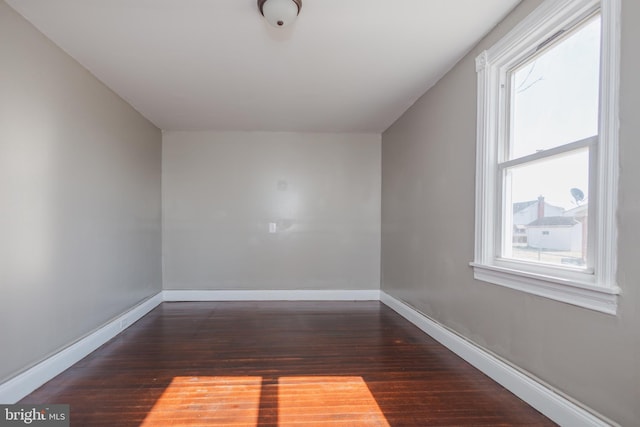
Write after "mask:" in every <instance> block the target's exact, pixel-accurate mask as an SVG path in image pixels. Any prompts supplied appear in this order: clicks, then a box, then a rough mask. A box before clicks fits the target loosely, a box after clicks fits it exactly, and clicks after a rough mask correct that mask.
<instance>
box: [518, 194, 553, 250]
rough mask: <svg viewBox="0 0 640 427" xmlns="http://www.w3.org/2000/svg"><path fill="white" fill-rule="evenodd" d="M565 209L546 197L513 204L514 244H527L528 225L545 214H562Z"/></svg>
mask: <svg viewBox="0 0 640 427" xmlns="http://www.w3.org/2000/svg"><path fill="white" fill-rule="evenodd" d="M563 214H564V209H563V208H561V207H559V206H553V205H550V204H549V203H547V202H545V201H544V197H542V196H540V197H538V200H529V201H527V202H517V203H514V204H513V244H514V245H517V246H527V225H528V224H530V223H532V222H533V221H535V220H537V219H538V218H543V217H545V216H561V215H563Z"/></svg>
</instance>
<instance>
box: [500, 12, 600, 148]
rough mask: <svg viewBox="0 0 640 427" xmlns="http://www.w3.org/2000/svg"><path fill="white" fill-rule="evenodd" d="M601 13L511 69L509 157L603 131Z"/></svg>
mask: <svg viewBox="0 0 640 427" xmlns="http://www.w3.org/2000/svg"><path fill="white" fill-rule="evenodd" d="M599 79H600V16H599V15H598V16H596V17H594V18H592V19H591V20H590V21H588V22H587V23H586V24H585V25H583V26H582V27H580V28H579V29H578V30H577V31H575V32H573V33H572V34H571V35H569V36H568V37H566V38H564V39H561V41H559V42H557V43H556V44H555V45H553V47H551V48H548V49H547V50H545V51H544V52H543V53H542V54H540V55H538V56H535V57H534V58H532V59H531V60H530V61H528V62H527V63H526V64H524V65H522V66H520V67H519V68H517V69H516V70H515V71H514V72H513V74H512V83H511V84H512V87H511V94H512V95H511V96H512V104H511V105H512V109H513V110H512V119H511V120H512V121H511V148H510V150H509V151H510V154H509V158H510V159H515V158H519V157H522V156H526V155H529V154H533V153H535V152H538V151H541V150H546V149H549V148H553V147H557V146H560V145H564V144H567V143H569V142H574V141H579V140H581V139H584V138H588V137H590V136H593V135H596V134H597V133H598V99H599V83H598V82H599Z"/></svg>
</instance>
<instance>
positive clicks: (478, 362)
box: [0, 290, 615, 427]
mask: <svg viewBox="0 0 640 427" xmlns="http://www.w3.org/2000/svg"><path fill="white" fill-rule="evenodd" d="M163 301H166V302H178V301H380V302H382V303H383V304H385V305H386V306H388V307H389V308H391V309H392V310H394V311H395V312H397V313H398V314H400V315H401V316H402V317H404V318H405V319H406V320H408V321H409V322H411V323H413V324H414V325H416V326H417V327H418V328H420V329H421V330H422V331H423V332H425V333H426V334H427V335H429V336H431V337H432V338H434V339H435V340H436V341H438V342H440V343H441V344H442V345H444V346H445V347H447V348H448V349H449V350H451V351H453V352H454V353H456V354H457V355H458V356H460V357H462V358H463V359H464V360H466V361H467V362H469V363H470V364H471V365H473V366H474V367H476V368H477V369H479V370H480V371H482V372H483V373H484V374H486V375H487V376H489V377H490V378H492V379H493V380H494V381H496V382H497V383H499V384H501V385H502V386H503V387H505V388H506V389H508V390H509V391H511V392H512V393H513V394H515V395H516V396H518V397H519V398H521V399H522V400H524V401H525V402H527V403H528V404H529V405H531V406H532V407H534V408H535V409H537V410H538V411H540V412H541V413H543V414H544V415H546V416H547V417H549V418H550V419H551V420H553V421H554V422H556V423H558V424H560V425H563V426H565V425H566V426H572V425H580V426H585V427H586V426H594V427H595V426H597V427H606V426H611V425H615V423H614V422H612V421H610V420H606V418H605V417H602V416H596V415H594V413H592V412H589V411H588V410H586V409H584V408H583V407H581V406H579V405H576V404H575V403H573V402H572V401H570V400H569V399H567V398H566V397H564V396H562V395H560V394H558V393H557V392H555V391H554V390H552V389H551V388H549V387H547V386H545V385H544V384H542V383H541V382H539V381H536V380H535V379H534V378H532V377H530V376H528V375H525V374H524V373H522V372H521V371H519V370H517V369H516V368H514V367H513V366H511V365H509V364H507V363H505V362H504V361H502V360H500V359H499V358H497V357H496V356H494V355H492V354H491V353H489V352H487V351H486V350H484V349H483V348H481V347H479V346H477V345H476V344H473V343H472V342H470V341H468V340H466V339H465V338H463V337H462V336H460V335H458V334H456V333H454V332H452V331H451V330H449V329H447V328H445V327H444V326H442V325H441V324H439V323H437V322H436V321H434V320H432V319H430V318H429V317H427V316H425V315H424V314H422V313H420V312H418V311H417V310H415V309H414V308H412V307H410V306H409V305H407V304H405V303H404V302H402V301H400V300H398V299H396V298H394V297H392V296H390V295H389V294H387V293H385V292H384V291H379V290H291V291H288V290H236V291H233V290H208V291H207V290H205V291H196V290H191V291H188V290H187V291H183V290H165V291H162V292H159V293H158V294H156V295H154V296H152V297H150V298H148V299H146V300H145V301H143V302H141V303H140V304H138V305H136V306H135V307H133V308H131V309H130V310H128V311H126V312H125V313H123V314H121V315H120V316H118V317H117V318H115V319H113V320H112V321H110V322H109V323H107V324H105V325H104V326H102V327H101V328H99V329H98V330H96V331H95V332H93V333H91V334H89V335H87V336H86V337H84V338H82V339H80V340H79V341H77V342H75V343H74V344H72V345H70V346H69V347H67V348H65V349H64V350H62V351H60V352H58V353H56V354H54V355H53V356H51V357H49V358H47V359H46V360H44V361H42V362H40V363H39V364H37V365H35V366H33V367H32V368H30V369H28V370H26V371H25V372H23V373H21V374H19V375H17V376H15V377H13V378H12V379H10V380H8V381H6V382H4V383H2V384H0V404H12V403H16V402H17V401H19V400H20V399H22V398H23V397H25V396H27V395H28V394H29V393H31V392H33V391H34V390H35V389H37V388H38V387H40V386H41V385H43V384H44V383H46V382H47V381H49V380H51V379H52V378H54V377H55V376H56V375H58V374H60V373H62V372H63V371H64V370H66V369H68V368H69V367H71V366H72V365H73V364H75V363H77V362H79V361H80V360H81V359H82V358H84V357H86V356H87V355H89V354H90V353H91V352H93V351H94V350H96V349H97V348H98V347H100V346H101V345H103V344H105V343H106V342H107V341H109V340H110V339H112V338H114V337H115V336H116V335H118V334H119V333H121V332H122V331H123V330H125V329H126V328H128V327H129V326H131V325H132V324H133V323H135V322H136V321H138V320H139V319H141V318H142V317H143V316H145V315H146V314H147V313H149V312H150V311H151V310H153V309H154V308H155V307H157V306H158V305H160V303H162V302H163Z"/></svg>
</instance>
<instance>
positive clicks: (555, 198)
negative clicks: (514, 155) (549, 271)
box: [502, 148, 589, 268]
mask: <svg viewBox="0 0 640 427" xmlns="http://www.w3.org/2000/svg"><path fill="white" fill-rule="evenodd" d="M505 189H506V194H505V196H506V201H507V204H506V206H508V207H507V208H505V211H506V212H505V217H506V221H505V227H504V230H503V234H502V235H503V236H504V237H505V241H504V243H503V248H504V250H503V251H504V254H503V256H504V257H505V258H515V259H519V260H524V261H531V262H540V263H544V264H554V265H567V266H574V267H576V266H577V267H583V268H586V259H587V228H588V227H587V214H588V209H587V207H588V202H589V150H588V149H587V148H584V149H581V150H576V151H573V152H570V153H568V154H565V155H562V156H555V157H552V158H550V159H547V160H544V161H539V162H535V163H528V164H526V165H520V166H516V167H512V168H509V169H507V170H506V171H505Z"/></svg>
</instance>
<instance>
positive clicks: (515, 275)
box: [470, 263, 620, 315]
mask: <svg viewBox="0 0 640 427" xmlns="http://www.w3.org/2000/svg"><path fill="white" fill-rule="evenodd" d="M470 265H471V266H472V267H473V273H474V278H475V279H477V280H481V281H483V282H488V283H493V284H495V285H500V286H505V287H507V288H511V289H515V290H519V291H522V292H526V293H529V294H533V295H538V296H541V297H545V298H549V299H552V300H556V301H560V302H564V303H567V304H571V305H575V306H578V307H583V308H588V309H590V310H595V311H599V312H601V313H606V314H613V315H615V314H616V312H617V310H618V295H619V294H620V289H619V288H615V289H609V288H604V287H598V286H594V285H592V284H588V283H581V282H578V281H574V280H568V279H563V278H558V277H550V276H545V275H542V274H535V273H529V272H524V271H519V270H513V269H510V268H505V267H497V266H493V265H484V264H477V263H471V264H470Z"/></svg>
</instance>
